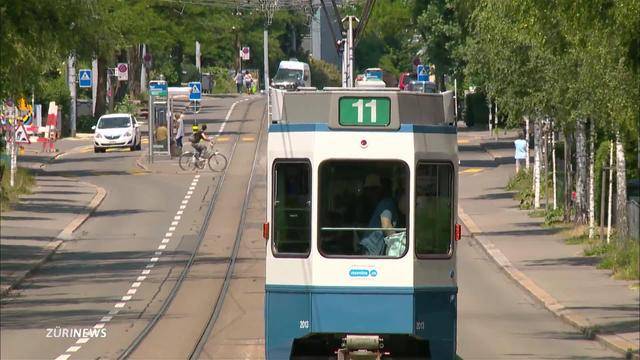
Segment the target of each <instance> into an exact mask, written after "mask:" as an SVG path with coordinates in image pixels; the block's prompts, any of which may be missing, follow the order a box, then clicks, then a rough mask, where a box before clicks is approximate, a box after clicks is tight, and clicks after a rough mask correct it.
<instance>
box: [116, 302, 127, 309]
mask: <svg viewBox="0 0 640 360" xmlns="http://www.w3.org/2000/svg"><path fill="white" fill-rule="evenodd" d="M125 305H127V303H123V302H120V303H117V304H115V305H114V306H115V307H117V308H123V307H124V306H125Z"/></svg>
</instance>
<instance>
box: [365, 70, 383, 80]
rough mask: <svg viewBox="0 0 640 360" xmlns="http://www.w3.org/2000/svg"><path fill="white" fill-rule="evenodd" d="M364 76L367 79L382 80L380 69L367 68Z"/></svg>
mask: <svg viewBox="0 0 640 360" xmlns="http://www.w3.org/2000/svg"><path fill="white" fill-rule="evenodd" d="M365 77H366V78H367V80H382V70H367V71H366V72H365Z"/></svg>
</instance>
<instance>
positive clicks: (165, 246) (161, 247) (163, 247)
mask: <svg viewBox="0 0 640 360" xmlns="http://www.w3.org/2000/svg"><path fill="white" fill-rule="evenodd" d="M166 248H167V245H159V246H158V249H160V250H164V249H166Z"/></svg>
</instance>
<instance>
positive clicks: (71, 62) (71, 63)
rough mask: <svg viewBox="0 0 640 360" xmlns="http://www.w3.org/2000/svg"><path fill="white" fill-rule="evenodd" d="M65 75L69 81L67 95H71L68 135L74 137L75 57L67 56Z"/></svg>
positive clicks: (75, 100)
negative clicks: (66, 74)
mask: <svg viewBox="0 0 640 360" xmlns="http://www.w3.org/2000/svg"><path fill="white" fill-rule="evenodd" d="M67 73H68V79H69V93H70V95H71V101H70V104H69V120H70V122H71V126H70V129H69V131H70V133H71V136H72V137H74V136H76V102H77V91H76V57H75V55H73V54H71V55H69V59H68V62H67Z"/></svg>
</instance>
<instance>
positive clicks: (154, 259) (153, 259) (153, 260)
mask: <svg viewBox="0 0 640 360" xmlns="http://www.w3.org/2000/svg"><path fill="white" fill-rule="evenodd" d="M149 261H151V262H156V261H158V258H157V257H152V258H151V260H149Z"/></svg>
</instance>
